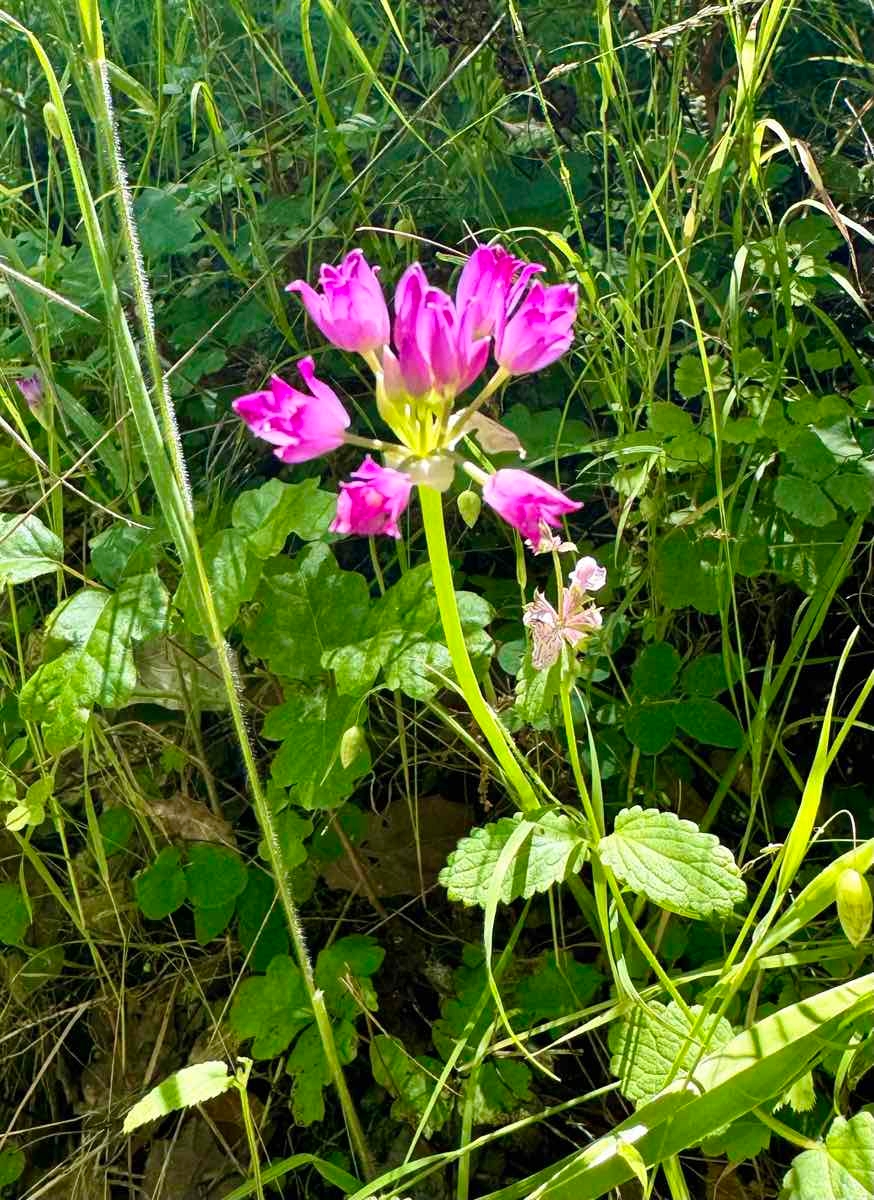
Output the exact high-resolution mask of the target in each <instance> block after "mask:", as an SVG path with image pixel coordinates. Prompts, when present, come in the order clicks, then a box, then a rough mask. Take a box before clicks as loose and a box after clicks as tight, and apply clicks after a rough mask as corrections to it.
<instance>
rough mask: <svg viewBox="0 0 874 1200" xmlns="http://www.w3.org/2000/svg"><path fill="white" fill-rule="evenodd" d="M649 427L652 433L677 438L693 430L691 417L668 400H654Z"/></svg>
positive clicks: (650, 411)
mask: <svg viewBox="0 0 874 1200" xmlns="http://www.w3.org/2000/svg"><path fill="white" fill-rule="evenodd" d="M699 367H700V363H699ZM702 382H703V377H702ZM649 427H650V429H651V430H652V431H653V433H660V434H663V435H664V436H666V437H678V436H680V435H681V434H684V433H689V431H690V430H691V429H692V428H693V425H692V416H691V414H690V413H687V412H686V410H685V409H684V408H680V406H679V404H672V403H671V402H670V400H656V401H655V402H654V403H653V404H652V406H651V407H650V410H649Z"/></svg>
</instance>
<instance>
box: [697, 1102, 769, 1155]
mask: <svg viewBox="0 0 874 1200" xmlns="http://www.w3.org/2000/svg"><path fill="white" fill-rule="evenodd" d="M770 1143H771V1131H770V1129H769V1128H768V1126H767V1125H766V1124H765V1123H764V1121H760V1120H759V1118H758V1117H757V1116H754V1115H753V1114H752V1113H749V1114H748V1115H747V1116H745V1117H740V1118H739V1119H738V1120H737V1121H732V1122H731V1124H730V1125H726V1126H725V1127H724V1128H723V1129H718V1130H717V1131H716V1132H715V1133H712V1134H710V1136H709V1137H706V1138H705V1139H704V1141H703V1142H702V1143H701V1149H702V1150H703V1151H704V1153H705V1154H707V1155H710V1156H712V1157H713V1158H717V1157H723V1156H724V1157H725V1158H727V1159H728V1161H729V1162H730V1163H739V1162H744V1161H745V1160H746V1159H748V1158H755V1157H756V1155H757V1154H761V1152H762V1151H763V1150H767V1148H768V1146H769V1145H770Z"/></svg>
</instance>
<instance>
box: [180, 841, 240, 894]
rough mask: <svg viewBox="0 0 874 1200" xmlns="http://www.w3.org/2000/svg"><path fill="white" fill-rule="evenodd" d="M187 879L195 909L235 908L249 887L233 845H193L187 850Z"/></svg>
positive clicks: (206, 843) (199, 843)
mask: <svg viewBox="0 0 874 1200" xmlns="http://www.w3.org/2000/svg"><path fill="white" fill-rule="evenodd" d="M185 879H186V883H187V888H188V899H189V900H190V901H191V903H192V904H193V905H194V907H195V908H226V907H227V906H228V905H231V907H233V904H234V901H235V900H236V899H237V896H239V895H240V894H241V893H242V892H243V891H244V889H245V887H246V868H245V867H244V866H243V863H242V861H241V859H240V856H239V854H237V852H236V850H232V849H231V848H230V846H214V845H212V844H211V843H210V842H193V843H192V844H191V845H190V846H189V847H188V866H187V867H186V868H185Z"/></svg>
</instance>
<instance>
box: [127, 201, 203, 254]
mask: <svg viewBox="0 0 874 1200" xmlns="http://www.w3.org/2000/svg"><path fill="white" fill-rule="evenodd" d="M134 219H135V220H136V224H137V230H138V232H139V236H140V248H141V250H142V252H143V254H144V255H145V256H146V258H161V257H167V256H169V255H171V254H181V253H183V252H184V251H186V250H188V249H189V248H190V247H191V244H192V242H194V241H195V239H196V238H197V237H198V236H199V233H200V230H199V228H198V225H197V222H196V221H195V219H194V217H193V216H192V215H191V213H190V212H188V211H187V209H184V208H183V207H182V206H181V204H179V203H178V202H177V200H176V199H175V198H174V197H173V196H171V195H169V194H168V193H167V192H164V191H161V190H160V189H159V188H146V189H145V190H144V191H142V192H140V194H139V195H138V196H137V198H136V200H135V201H134Z"/></svg>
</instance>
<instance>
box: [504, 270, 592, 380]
mask: <svg viewBox="0 0 874 1200" xmlns="http://www.w3.org/2000/svg"><path fill="white" fill-rule="evenodd" d="M520 282H521V281H520ZM518 297H519V289H518V286H517V287H515V288H514V299H515V301H516V303H515V307H514V308H512V310H511V311H510V312H508V314H507V315H506V316H505V317H503V318H502V319H501V320H499V322H498V324H497V327H496V329H495V359H496V360H497V362H498V365H499V366H501V367H503V368H504V370H505V371H509V373H510V374H511V375H526V374H527V373H528V372H529V371H540V370H542V369H543V367H548V366H549V364H550V363H553V362H555V360H556V359H557V358H561V356H562V355H563V354H564V352H565V351H566V350H567V349H569V347H570V345H571V342H572V341H573V340H574V333H573V325H574V321H575V319H576V315H577V289H576V285H575V284H568V283H560V284H557V285H556V286H554V287H545V286H544V285H543V284H542V283H540V282H539V281H537V282H535V283H532V285H531V287H530V288H529V289H528V292H527V293H526V294H525V295H524V296H522V297H521V299H519V298H518Z"/></svg>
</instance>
